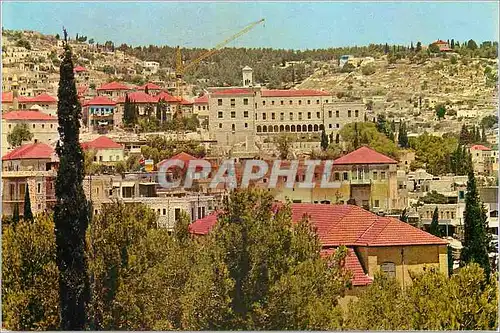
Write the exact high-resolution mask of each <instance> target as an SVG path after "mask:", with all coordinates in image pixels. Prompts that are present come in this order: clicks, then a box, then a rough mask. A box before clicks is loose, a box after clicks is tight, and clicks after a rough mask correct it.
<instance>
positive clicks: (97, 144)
mask: <svg viewBox="0 0 500 333" xmlns="http://www.w3.org/2000/svg"><path fill="white" fill-rule="evenodd" d="M81 146H82V148H83V149H116V148H123V146H122V145H121V144H119V143H116V142H114V141H113V140H111V139H110V138H108V137H107V136H100V137H98V138H97V139H95V140H93V141H88V142H83V143H82V144H81Z"/></svg>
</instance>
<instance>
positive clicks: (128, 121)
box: [123, 95, 137, 126]
mask: <svg viewBox="0 0 500 333" xmlns="http://www.w3.org/2000/svg"><path fill="white" fill-rule="evenodd" d="M123 122H124V123H125V125H126V126H133V125H135V124H136V123H137V112H136V105H135V103H134V102H132V101H131V100H130V98H129V97H128V95H126V96H125V103H124V105H123Z"/></svg>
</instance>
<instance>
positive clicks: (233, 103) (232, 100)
mask: <svg viewBox="0 0 500 333" xmlns="http://www.w3.org/2000/svg"><path fill="white" fill-rule="evenodd" d="M231 107H232V108H234V107H236V100H235V99H234V98H231Z"/></svg>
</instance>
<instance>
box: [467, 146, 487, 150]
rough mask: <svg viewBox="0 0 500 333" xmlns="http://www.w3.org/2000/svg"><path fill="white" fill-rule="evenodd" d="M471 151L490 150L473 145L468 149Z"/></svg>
mask: <svg viewBox="0 0 500 333" xmlns="http://www.w3.org/2000/svg"><path fill="white" fill-rule="evenodd" d="M470 149H471V150H491V149H490V148H488V147H485V146H483V145H473V146H472V147H470Z"/></svg>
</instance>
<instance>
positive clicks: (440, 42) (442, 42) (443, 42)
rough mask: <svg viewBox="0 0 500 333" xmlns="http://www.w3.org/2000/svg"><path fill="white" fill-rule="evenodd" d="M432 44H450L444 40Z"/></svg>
mask: <svg viewBox="0 0 500 333" xmlns="http://www.w3.org/2000/svg"><path fill="white" fill-rule="evenodd" d="M432 44H448V42H445V41H444V40H441V39H438V40H437V41H435V42H433V43H432Z"/></svg>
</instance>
